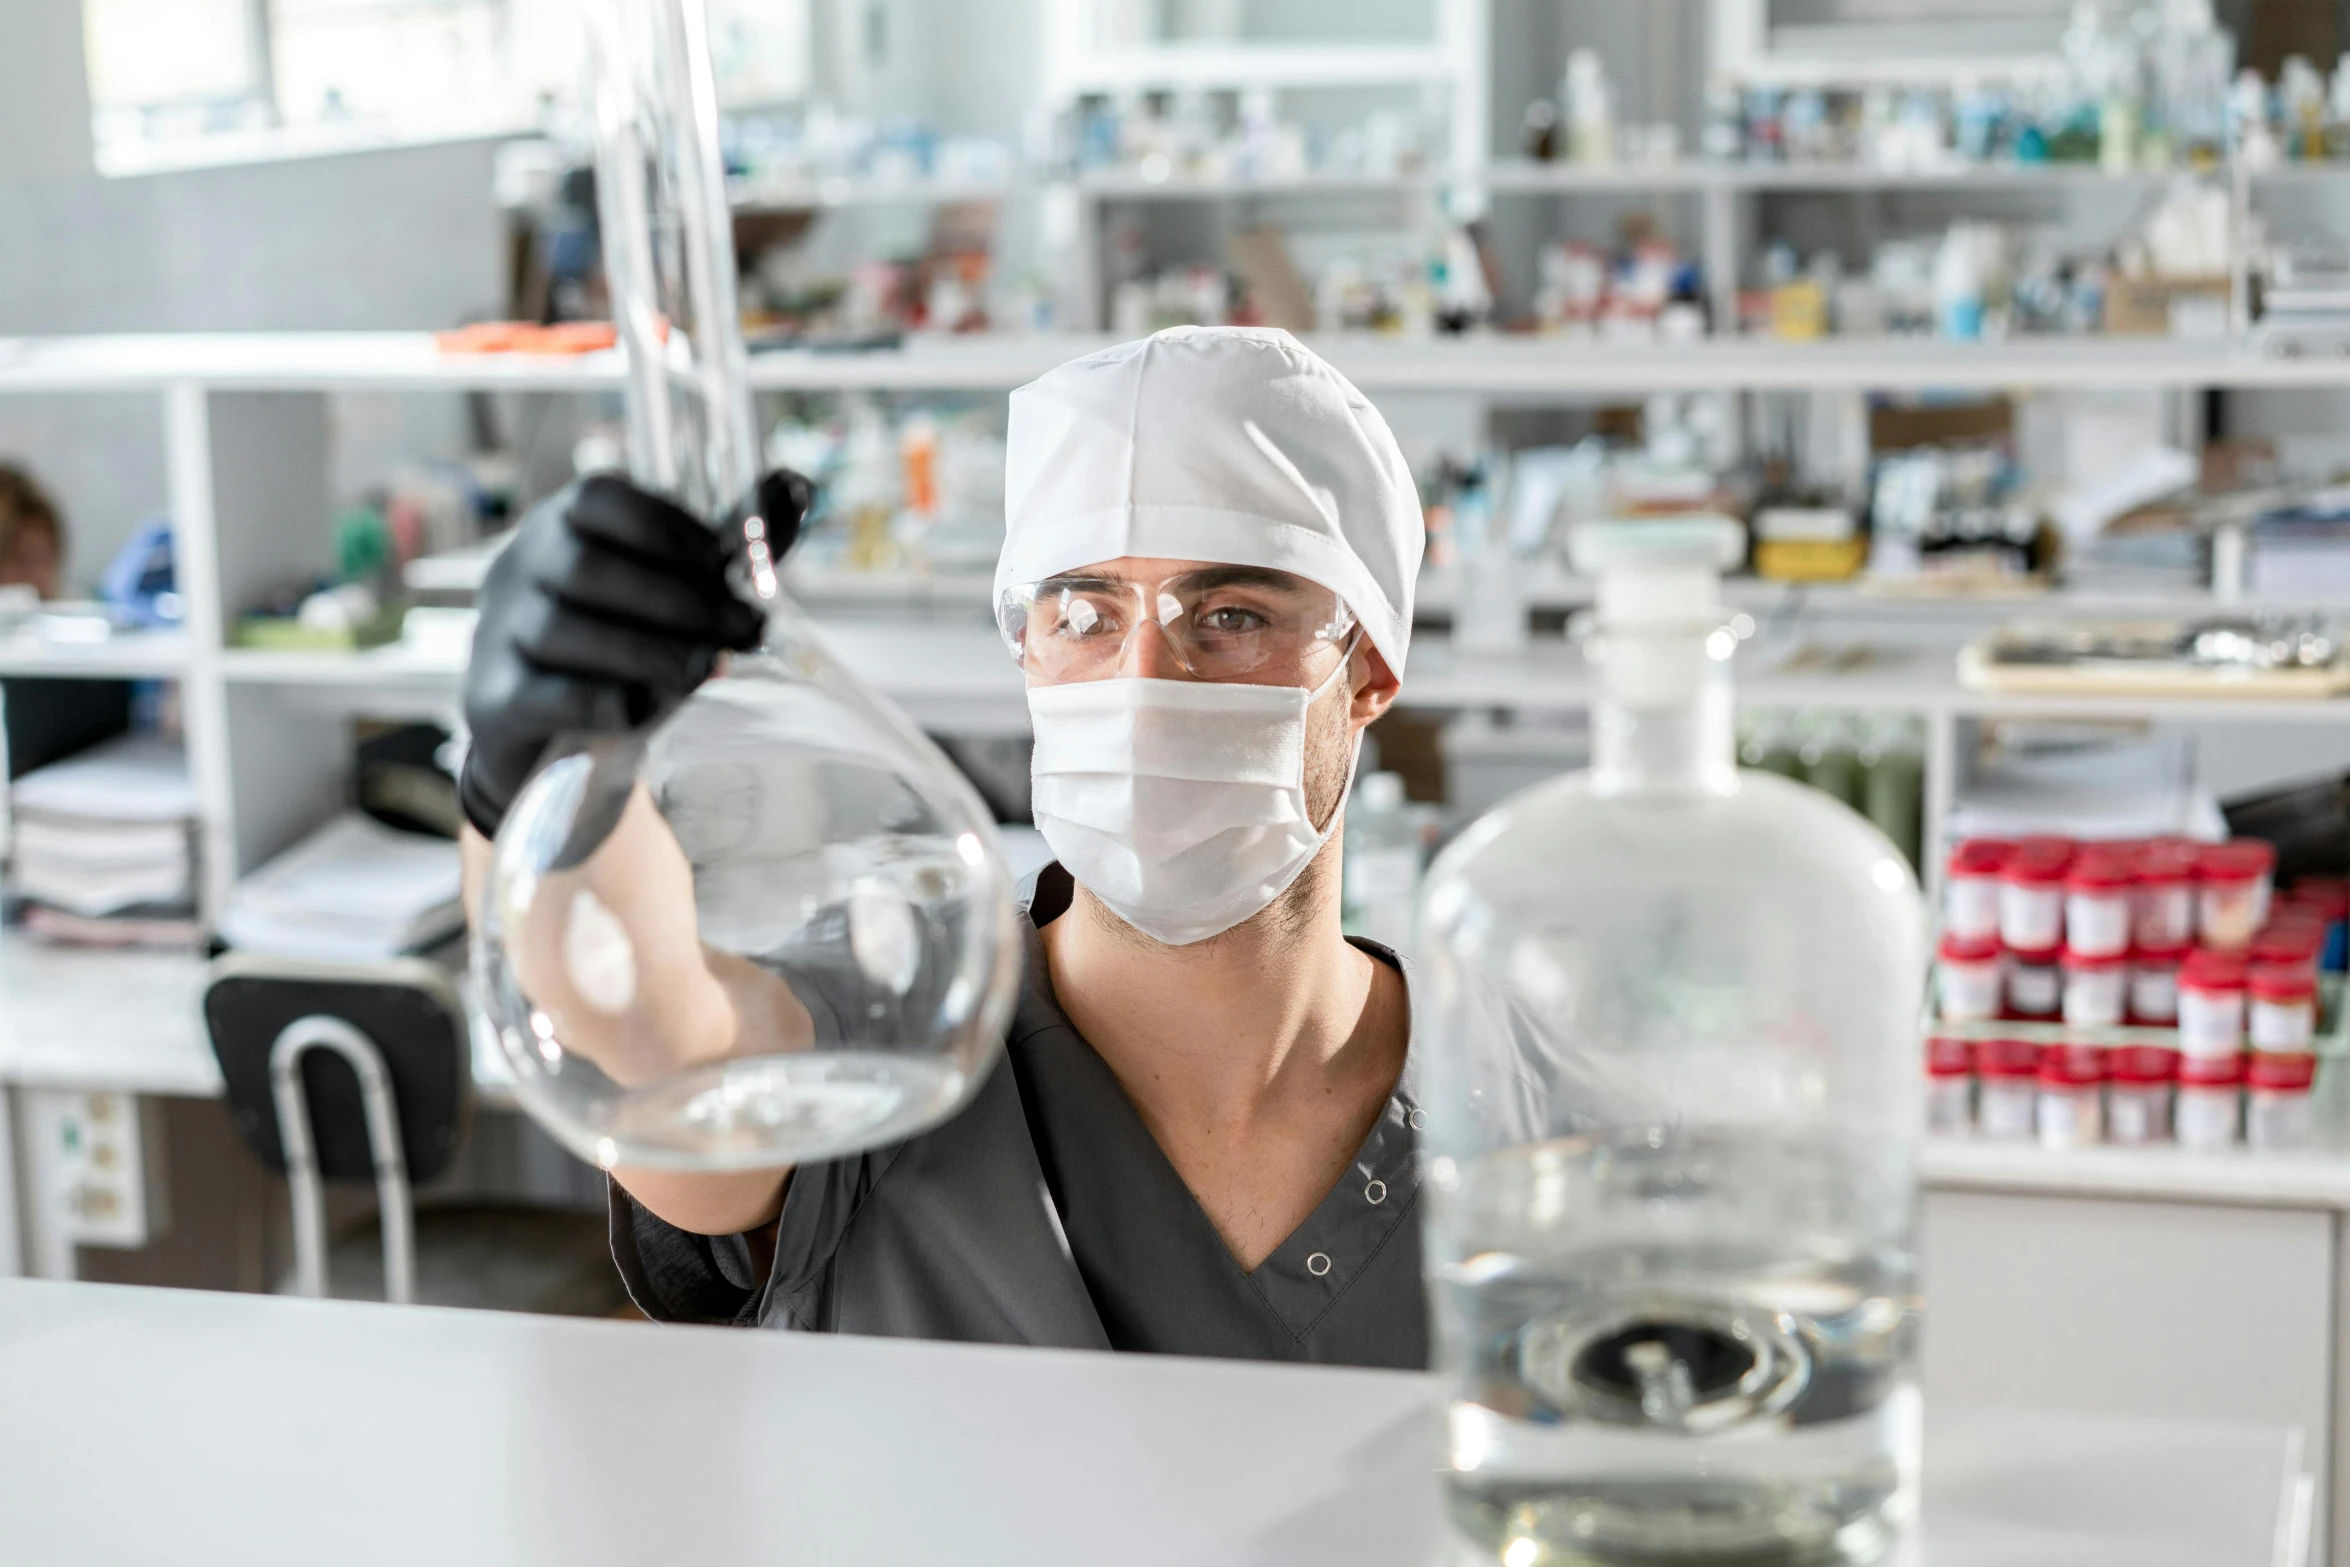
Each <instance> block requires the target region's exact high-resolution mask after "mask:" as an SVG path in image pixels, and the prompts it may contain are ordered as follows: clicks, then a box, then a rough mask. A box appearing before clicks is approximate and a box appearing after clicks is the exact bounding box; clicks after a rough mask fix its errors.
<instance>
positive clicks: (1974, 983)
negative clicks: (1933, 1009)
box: [1935, 934, 2001, 1023]
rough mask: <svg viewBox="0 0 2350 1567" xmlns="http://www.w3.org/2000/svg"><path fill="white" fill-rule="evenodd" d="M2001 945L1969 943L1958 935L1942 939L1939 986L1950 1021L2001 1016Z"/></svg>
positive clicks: (1995, 943) (1990, 942)
mask: <svg viewBox="0 0 2350 1567" xmlns="http://www.w3.org/2000/svg"><path fill="white" fill-rule="evenodd" d="M2000 981H2001V974H2000V960H1999V943H1998V942H1997V941H1996V940H1988V941H1966V940H1963V939H1961V938H1960V937H1959V936H1957V935H1956V934H1951V935H1946V936H1944V937H1943V938H1942V949H1941V965H1940V967H1939V968H1938V969H1937V971H1936V976H1935V983H1936V985H1937V987H1938V988H1939V990H1940V994H1941V1008H1942V1010H1941V1015H1942V1017H1943V1019H1944V1020H1945V1021H1946V1022H1952V1023H1979V1022H1984V1021H1986V1020H1988V1019H1991V1018H1995V1017H1997V1016H1998V1015H1999V1007H2000V999H2001V985H2000Z"/></svg>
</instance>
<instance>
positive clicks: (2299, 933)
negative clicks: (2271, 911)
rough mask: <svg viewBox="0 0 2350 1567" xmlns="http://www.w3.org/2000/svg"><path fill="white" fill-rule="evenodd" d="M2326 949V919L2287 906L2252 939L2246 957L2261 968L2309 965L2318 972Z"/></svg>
mask: <svg viewBox="0 0 2350 1567" xmlns="http://www.w3.org/2000/svg"><path fill="white" fill-rule="evenodd" d="M2325 949H2326V928H2325V925H2324V923H2323V922H2322V921H2320V920H2318V919H2316V918H2315V917H2313V916H2311V915H2309V914H2307V913H2305V912H2303V911H2301V910H2300V909H2298V908H2296V907H2294V906H2292V905H2287V906H2285V907H2284V908H2281V909H2279V910H2278V911H2277V913H2276V915H2275V917H2274V918H2272V919H2271V920H2270V921H2269V922H2268V923H2267V924H2266V925H2263V926H2261V927H2260V932H2259V934H2258V935H2256V936H2254V937H2253V938H2252V945H2251V946H2249V947H2247V948H2245V949H2244V956H2245V957H2246V958H2247V959H2248V960H2250V962H2251V964H2252V966H2253V967H2254V968H2256V969H2258V968H2295V967H2300V968H2306V969H2308V970H2309V971H2310V973H2312V974H2315V973H2316V972H2317V964H2318V959H2319V958H2320V957H2322V956H2323V955H2324V953H2325Z"/></svg>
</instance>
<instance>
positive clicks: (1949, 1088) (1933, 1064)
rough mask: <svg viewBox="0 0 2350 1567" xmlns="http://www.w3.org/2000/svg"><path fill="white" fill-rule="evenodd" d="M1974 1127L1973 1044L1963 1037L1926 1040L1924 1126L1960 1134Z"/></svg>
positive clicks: (1939, 1133)
mask: <svg viewBox="0 0 2350 1567" xmlns="http://www.w3.org/2000/svg"><path fill="white" fill-rule="evenodd" d="M1974 1129H1975V1047H1974V1044H1973V1042H1972V1041H1969V1040H1964V1039H1944V1038H1935V1039H1930V1040H1928V1041H1926V1130H1927V1131H1928V1132H1931V1133H1932V1134H1933V1135H1934V1136H1936V1137H1964V1136H1966V1135H1967V1134H1969V1133H1970V1132H1972V1131H1973V1130H1974Z"/></svg>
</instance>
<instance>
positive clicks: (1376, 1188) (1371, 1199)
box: [1363, 1181, 1387, 1208]
mask: <svg viewBox="0 0 2350 1567" xmlns="http://www.w3.org/2000/svg"><path fill="white" fill-rule="evenodd" d="M1363 1200H1364V1201H1365V1202H1367V1203H1369V1204H1370V1205H1371V1206H1372V1207H1374V1208H1376V1207H1378V1206H1379V1205H1380V1204H1381V1203H1383V1202H1385V1201H1386V1200H1387V1183H1386V1182H1385V1181H1373V1182H1372V1183H1371V1184H1370V1185H1368V1186H1366V1187H1364V1188H1363Z"/></svg>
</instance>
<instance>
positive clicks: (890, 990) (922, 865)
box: [472, 0, 1020, 1171]
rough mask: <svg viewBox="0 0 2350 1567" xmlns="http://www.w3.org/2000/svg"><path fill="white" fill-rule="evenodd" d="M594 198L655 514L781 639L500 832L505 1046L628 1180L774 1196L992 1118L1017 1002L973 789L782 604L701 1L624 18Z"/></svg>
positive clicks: (614, 19) (533, 789) (1009, 929)
mask: <svg viewBox="0 0 2350 1567" xmlns="http://www.w3.org/2000/svg"><path fill="white" fill-rule="evenodd" d="M586 10H587V13H588V21H589V37H590V40H591V43H592V45H593V49H594V54H595V60H596V71H595V83H594V85H595V99H596V103H595V108H596V132H597V149H596V162H597V193H598V199H599V202H600V206H601V218H602V235H603V255H604V264H605V270H606V273H607V276H608V278H609V280H610V287H611V294H612V305H613V315H614V318H615V320H616V322H617V323H618V327H619V333H620V340H621V343H622V346H623V348H624V350H625V366H626V371H627V379H626V382H625V385H624V391H625V400H626V407H627V413H628V462H629V470H630V476H631V478H632V479H633V480H634V481H635V482H636V483H637V484H638V485H639V486H640V487H642V488H644V489H647V490H651V491H653V492H655V493H658V494H661V495H665V496H667V497H668V498H670V499H671V500H673V501H675V502H676V503H677V504H678V505H679V506H680V507H681V508H683V509H684V510H686V511H687V512H688V513H689V514H691V515H693V516H696V517H698V518H700V519H702V520H703V521H706V522H708V523H709V524H710V525H711V526H712V527H713V528H714V529H719V530H721V531H722V532H726V533H731V534H732V535H733V537H732V539H731V541H730V543H729V546H728V554H729V556H730V557H731V558H734V559H735V560H737V561H738V562H739V565H740V572H739V575H740V580H739V582H738V584H737V586H738V590H739V591H740V592H741V593H742V594H743V595H744V597H745V598H746V600H748V601H752V602H755V603H756V604H758V605H759V606H760V607H761V608H762V609H763V610H764V612H765V617H766V631H765V638H764V641H763V642H762V644H761V645H760V646H759V647H758V648H757V649H755V650H752V651H749V652H744V653H738V654H733V655H730V656H729V657H728V658H727V660H726V662H725V664H724V667H723V668H722V669H720V670H719V671H718V673H717V677H716V678H714V679H712V680H710V681H709V682H707V683H706V684H704V685H703V686H702V687H701V688H700V690H699V691H697V692H696V693H695V694H694V695H693V696H692V697H691V698H690V699H689V700H687V701H686V702H685V704H684V705H683V706H681V707H680V708H679V709H678V710H677V711H676V712H675V713H674V714H672V715H670V716H669V717H668V718H667V719H666V720H664V721H663V722H662V723H661V724H660V725H659V726H658V727H656V728H655V729H653V730H652V731H651V732H650V733H634V734H624V735H622V734H613V735H598V736H592V737H585V738H582V739H580V740H578V741H577V742H576V743H560V742H559V743H558V744H557V745H556V746H555V747H553V748H552V749H551V752H550V755H549V757H548V758H547V760H546V761H544V762H543V763H542V764H541V766H540V769H539V771H538V773H537V774H536V776H535V777H534V778H533V779H532V780H531V781H530V782H529V783H528V784H527V785H525V787H524V788H523V790H522V792H521V794H520V795H519V796H517V798H516V799H515V801H514V803H513V806H512V808H511V809H510V810H509V811H508V812H507V814H506V817H505V820H504V822H503V824H502V825H501V826H500V827H499V829H498V834H497V838H496V841H495V843H494V845H493V852H492V855H491V862H490V870H489V875H488V878H487V886H486V888H485V892H484V895H483V898H482V907H481V913H480V916H479V919H478V920H477V922H476V925H475V928H474V940H473V951H472V978H473V983H474V992H475V994H474V1000H475V1006H476V1008H477V1026H478V1027H480V1028H482V1029H483V1030H485V1031H486V1033H487V1036H488V1038H489V1039H490V1041H492V1042H493V1044H494V1045H495V1047H496V1048H497V1049H498V1051H499V1053H500V1054H501V1055H502V1056H503V1058H504V1060H505V1063H506V1065H507V1066H508V1067H509V1068H510V1069H511V1070H512V1072H513V1074H514V1080H515V1096H516V1098H517V1099H518V1100H519V1101H520V1102H521V1104H522V1106H523V1108H524V1109H525V1110H527V1111H529V1112H530V1114H531V1115H532V1116H534V1117H535V1118H536V1119H538V1120H539V1121H540V1123H541V1124H543V1125H544V1126H546V1127H547V1128H548V1130H549V1131H551V1132H552V1133H553V1134H554V1135H555V1136H556V1138H557V1139H558V1140H560V1141H561V1142H562V1143H564V1144H565V1145H566V1146H567V1147H569V1148H570V1149H571V1150H572V1151H573V1152H575V1153H577V1154H579V1155H580V1156H581V1157H582V1158H585V1159H589V1160H592V1161H593V1162H594V1163H596V1164H597V1165H600V1166H602V1167H604V1168H607V1169H609V1168H613V1167H615V1166H622V1165H634V1166H644V1167H654V1168H665V1169H677V1170H701V1171H715V1170H732V1169H752V1168H771V1167H776V1166H783V1165H791V1164H795V1163H803V1162H806V1161H809V1160H815V1159H824V1158H831V1157H835V1156H837V1155H840V1154H844V1153H851V1152H855V1151H858V1150H860V1149H864V1148H870V1147H874V1146H877V1145H881V1144H885V1143H890V1142H896V1141H899V1140H902V1139H904V1138H907V1137H911V1136H913V1135H914V1134H915V1133H917V1132H920V1131H922V1130H924V1129H926V1128H927V1127H930V1126H933V1125H935V1124H937V1123H938V1122H940V1121H942V1120H944V1119H945V1118H946V1117H948V1116H950V1115H952V1114H953V1113H954V1112H955V1111H956V1110H957V1109H959V1108H961V1106H962V1105H963V1104H964V1103H965V1102H966V1101H967V1100H968V1099H969V1097H970V1096H971V1094H972V1093H974V1092H976V1091H977V1088H978V1086H979V1084H980V1082H981V1081H982V1080H983V1079H984V1078H985V1076H986V1073H987V1070H988V1068H989V1066H990V1065H991V1064H992V1063H993V1061H994V1059H995V1057H996V1055H997V1054H998V1053H1000V1052H1001V1050H1002V1048H1003V1031H1004V1026H1005V1024H1006V1023H1007V1022H1008V1021H1009V1018H1010V1013H1011V1008H1012V1001H1013V997H1014V994H1015V991H1016V989H1017V986H1018V982H1019V973H1020V938H1019V926H1018V916H1017V913H1016V911H1015V908H1014V905H1013V901H1012V885H1011V877H1010V873H1009V871H1008V870H1007V869H1006V866H1005V863H1004V860H1003V856H1002V853H1001V849H1000V847H999V844H998V841H997V836H996V830H995V824H994V820H993V818H992V816H991V814H990V813H989V812H988V810H987V808H986V806H985V805H984V804H983V803H982V802H981V800H980V798H979V795H978V793H977V792H976V791H975V790H974V789H973V788H972V787H971V785H970V783H969V782H968V781H967V780H965V779H964V778H963V777H962V775H961V774H960V773H958V772H957V771H956V770H955V768H954V766H953V764H952V763H950V762H949V761H948V760H947V759H946V757H945V756H944V755H943V754H942V753H941V752H940V751H939V750H938V748H937V747H936V746H934V745H933V744H931V743H930V741H929V740H927V739H926V738H924V736H923V735H922V733H921V732H920V731H919V730H917V729H915V728H914V727H913V726H912V725H911V724H910V723H909V722H907V720H906V719H905V717H904V716H903V715H902V714H900V713H898V712H897V711H896V710H895V709H894V708H892V707H891V706H890V705H889V704H888V703H887V702H885V701H883V700H882V699H881V698H879V697H877V696H875V695H874V694H872V693H871V692H869V691H867V690H866V689H865V688H864V687H863V686H862V685H860V684H859V683H858V682H857V681H856V680H855V679H854V678H853V677H852V676H850V675H849V674H848V672H847V671H846V670H844V669H842V668H841V667H840V665H839V664H837V663H836V662H834V660H833V659H832V658H831V656H830V655H829V654H828V653H827V652H826V651H825V649H824V647H823V645H822V643H821V642H820V641H819V640H818V639H817V637H816V635H815V633H814V630H813V628H812V627H811V626H810V625H809V624H808V622H807V621H806V619H805V618H804V617H803V616H802V615H801V614H800V613H799V611H798V610H797V609H796V608H795V607H794V606H793V605H792V603H791V601H790V599H789V598H788V597H786V596H785V595H784V594H783V593H782V592H781V591H780V586H779V582H778V577H779V573H778V570H777V564H778V563H777V561H776V559H775V553H776V552H775V551H774V550H773V549H771V548H770V544H771V542H772V540H771V535H770V533H769V530H768V527H767V520H766V518H765V517H764V516H762V515H761V514H760V512H759V509H758V507H757V506H756V505H754V504H752V500H751V498H752V497H753V496H754V494H755V493H756V492H757V490H758V489H759V484H758V481H759V478H760V474H759V454H758V444H757V440H756V438H755V434H754V431H755V425H754V422H753V418H752V409H751V399H750V391H749V384H748V371H747V357H746V354H745V351H744V347H743V343H742V339H741V334H740V329H739V321H740V313H739V311H738V309H737V307H736V299H735V290H734V279H735V256H734V251H733V239H732V232H733V230H732V220H731V218H730V216H729V213H728V210H727V203H726V187H725V173H724V168H723V166H722V164H721V162H720V159H719V152H718V144H717V116H716V112H715V109H714V107H713V105H714V103H715V98H714V92H715V89H714V88H713V86H712V75H711V68H710V59H709V52H708V37H707V32H706V29H705V23H706V18H705V17H704V16H703V14H702V0H595V3H594V4H591V5H590V6H588V7H587V8H586Z"/></svg>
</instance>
